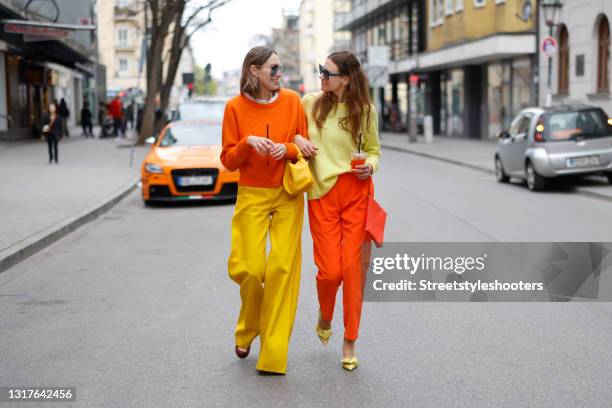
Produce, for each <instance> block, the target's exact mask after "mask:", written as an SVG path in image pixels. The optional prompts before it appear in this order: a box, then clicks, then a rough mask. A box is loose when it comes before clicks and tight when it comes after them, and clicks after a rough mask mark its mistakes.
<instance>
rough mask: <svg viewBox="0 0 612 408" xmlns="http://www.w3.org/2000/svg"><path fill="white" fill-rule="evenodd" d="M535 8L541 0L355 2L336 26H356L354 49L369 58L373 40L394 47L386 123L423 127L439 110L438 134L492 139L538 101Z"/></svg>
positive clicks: (382, 92)
mask: <svg viewBox="0 0 612 408" xmlns="http://www.w3.org/2000/svg"><path fill="white" fill-rule="evenodd" d="M535 7H536V4H535V0H415V1H393V0H389V1H384V0H383V1H381V0H353V1H352V8H353V9H352V11H351V13H350V14H349V15H348V16H346V17H345V18H344V19H343V20H341V22H340V23H339V24H338V25H337V27H336V28H345V27H348V28H350V29H351V32H352V47H353V49H354V50H355V52H356V53H357V54H358V55H359V56H361V58H363V59H365V60H367V61H368V63H372V62H373V61H369V60H368V53H369V52H370V51H371V48H372V46H373V45H374V46H376V45H378V46H383V47H386V48H383V50H386V51H387V52H386V54H387V55H388V60H389V64H388V66H389V69H388V71H387V72H386V75H388V78H389V79H388V82H387V85H386V86H384V87H383V88H382V89H378V90H377V91H376V93H377V95H376V96H377V97H378V98H379V99H380V100H382V103H381V104H382V118H383V120H382V123H383V127H384V128H385V129H387V130H394V131H404V130H406V129H407V128H408V125H409V124H410V122H411V121H415V122H416V125H418V127H419V128H420V127H422V123H423V117H424V116H431V117H432V119H433V131H434V133H435V134H440V135H446V136H450V137H465V138H476V139H488V138H493V137H495V135H496V134H497V133H498V132H499V131H500V130H502V129H503V128H506V127H507V126H508V125H509V123H510V121H511V119H512V116H513V115H514V114H515V113H516V112H518V111H519V110H520V109H521V108H523V107H525V106H527V105H530V104H533V103H535V102H536V99H535V97H536V94H537V88H536V85H534V81H533V77H534V71H533V66H535V61H536V60H535V51H536V46H535V42H536V27H537V26H536V23H535V21H536V19H535V17H534V15H533V14H534V13H533V12H531V13H530V12H529V10H532V11H533V10H535ZM376 55H379V53H378V52H377V53H376ZM379 72H382V73H384V71H383V70H379ZM376 82H378V81H376ZM411 91H412V92H411ZM411 109H412V113H411Z"/></svg>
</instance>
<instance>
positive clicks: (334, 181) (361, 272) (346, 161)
mask: <svg viewBox="0 0 612 408" xmlns="http://www.w3.org/2000/svg"><path fill="white" fill-rule="evenodd" d="M319 73H320V75H319V78H320V80H321V90H322V91H323V92H322V93H320V94H308V95H306V96H305V97H304V98H303V102H304V109H305V111H306V117H307V118H308V134H309V139H310V140H306V139H304V138H300V137H296V144H297V146H298V147H299V148H300V150H301V151H302V152H303V154H304V155H305V156H308V157H310V160H309V165H310V168H311V171H312V174H313V178H314V186H313V188H312V189H311V190H310V191H309V193H308V217H309V221H310V232H311V234H312V240H313V247H314V260H315V264H316V265H317V268H318V273H317V278H316V280H317V293H318V298H319V306H320V311H319V319H318V322H317V326H316V332H317V335H318V336H319V338H320V340H321V342H322V343H323V344H324V345H325V344H327V342H328V341H329V338H330V336H331V334H332V331H331V321H332V318H333V314H334V306H335V303H336V294H337V292H338V288H339V286H340V284H342V299H343V311H344V344H343V347H342V355H343V358H342V366H343V367H344V368H345V369H347V370H349V371H352V370H353V369H355V368H356V367H357V365H358V364H359V361H358V359H357V357H356V356H355V341H356V340H357V337H358V332H359V323H360V320H361V308H362V303H363V285H364V280H365V279H364V278H365V271H366V270H367V265H366V263H362V262H363V260H369V254H370V245H371V244H370V240H369V239H367V238H366V236H367V235H366V231H365V222H366V212H367V204H368V197H369V194H370V191H371V188H373V186H372V184H371V183H372V179H371V176H372V174H373V173H374V171H375V170H377V168H378V161H379V157H380V142H379V139H378V118H377V116H376V109H375V108H374V106H373V105H372V103H371V102H370V96H369V85H368V81H367V78H366V76H365V74H364V72H363V70H362V68H361V65H360V63H359V60H358V59H357V58H356V57H355V56H354V55H353V54H352V53H350V52H347V51H342V52H335V53H333V54H331V55H330V56H329V57H328V58H327V61H325V65H319Z"/></svg>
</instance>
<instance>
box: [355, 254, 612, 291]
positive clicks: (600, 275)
mask: <svg viewBox="0 0 612 408" xmlns="http://www.w3.org/2000/svg"><path fill="white" fill-rule="evenodd" d="M363 261H364V273H365V274H366V276H365V277H364V278H365V279H364V282H365V284H364V300H365V301H370V302H372V301H375V302H380V301H383V302H384V301H391V302H394V301H395V302H397V301H400V302H403V301H452V302H456V301H470V302H496V301H497V302H499V301H501V302H513V301H520V302H533V301H537V302H550V301H570V300H572V301H576V300H578V301H593V300H599V301H602V300H605V301H612V276H611V274H612V244H610V243H593V242H560V243H559V242H557V243H555V242H553V243H549V242H508V243H503V242H494V243H480V242H449V243H385V245H384V246H383V247H382V248H372V253H371V254H370V257H369V258H368V259H367V260H366V259H364V260H363ZM366 261H367V262H368V267H367V268H365V262H366ZM365 269H367V272H366V271H365Z"/></svg>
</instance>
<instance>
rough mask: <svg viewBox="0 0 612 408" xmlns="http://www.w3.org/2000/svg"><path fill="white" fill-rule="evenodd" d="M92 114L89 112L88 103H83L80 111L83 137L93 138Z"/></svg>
mask: <svg viewBox="0 0 612 408" xmlns="http://www.w3.org/2000/svg"><path fill="white" fill-rule="evenodd" d="M91 118H92V114H91V110H89V102H87V101H84V102H83V108H82V109H81V126H82V127H83V135H84V136H85V137H93V123H92V120H91Z"/></svg>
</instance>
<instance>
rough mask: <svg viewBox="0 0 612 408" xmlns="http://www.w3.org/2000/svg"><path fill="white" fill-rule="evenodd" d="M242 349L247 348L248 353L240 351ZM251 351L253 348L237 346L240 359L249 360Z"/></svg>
mask: <svg viewBox="0 0 612 408" xmlns="http://www.w3.org/2000/svg"><path fill="white" fill-rule="evenodd" d="M241 348H246V351H240V350H239V349H241ZM250 351H251V347H238V346H236V355H237V356H238V358H247V357H248V355H249V352H250Z"/></svg>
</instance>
